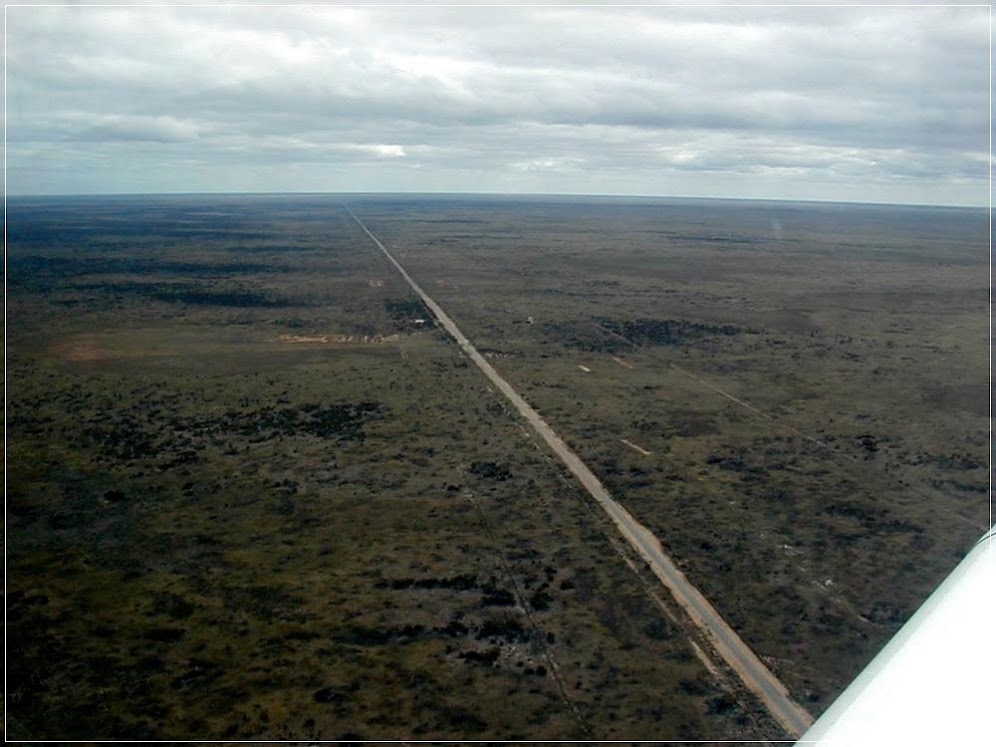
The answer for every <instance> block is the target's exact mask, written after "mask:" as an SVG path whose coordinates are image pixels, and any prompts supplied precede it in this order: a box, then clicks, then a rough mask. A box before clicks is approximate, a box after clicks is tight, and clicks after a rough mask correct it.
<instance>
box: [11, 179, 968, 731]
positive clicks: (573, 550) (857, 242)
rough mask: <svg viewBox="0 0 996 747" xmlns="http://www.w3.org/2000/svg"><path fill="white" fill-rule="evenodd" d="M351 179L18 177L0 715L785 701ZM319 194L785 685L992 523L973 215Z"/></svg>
mask: <svg viewBox="0 0 996 747" xmlns="http://www.w3.org/2000/svg"><path fill="white" fill-rule="evenodd" d="M342 202H343V198H333V197H322V196H312V197H308V196H295V197H290V196H287V197H280V196H267V197H249V196H233V197H227V198H225V197H209V198H206V197H174V198H166V197H162V198H142V199H138V198H102V199H96V198H93V199H82V198H81V199H73V200H27V199H25V200H16V201H13V204H12V206H11V210H10V214H9V218H8V221H9V224H10V226H11V228H10V235H9V244H8V252H9V253H8V273H9V274H8V284H9V289H8V290H9V292H8V298H7V304H8V305H7V310H8V322H9V325H10V326H9V330H8V353H9V360H8V365H9V369H8V394H9V410H8V437H9V442H8V444H7V448H8V481H9V482H8V494H7V501H8V503H7V526H8V548H7V551H8V564H9V566H8V582H9V586H8V589H7V597H6V603H7V608H8V621H9V632H8V636H9V637H8V646H9V649H8V650H9V653H10V659H9V664H8V677H9V682H10V688H9V700H8V703H9V714H8V717H9V719H10V721H9V723H10V725H11V727H12V729H14V731H13V735H14V736H16V737H19V738H29V737H33V738H47V739H60V738H61V739H67V738H139V737H142V738H161V739H183V738H226V739H229V738H230V739H240V738H242V739H244V738H261V739H268V738H273V739H276V738H283V739H287V738H301V739H316V738H328V739H334V738H343V739H351V738H378V737H379V738H398V739H407V738H412V739H416V738H421V739H428V738H484V737H487V738H492V737H493V738H504V739H516V738H527V737H528V738H534V739H536V738H585V737H588V738H600V739H667V738H709V739H723V738H727V739H730V738H735V737H752V736H758V737H778V736H780V735H781V733H780V731H779V729H778V728H777V726H775V724H774V723H773V722H771V720H770V719H769V718H768V717H767V716H766V715H765V714H764V713H763V712H762V711H761V710H760V709H759V708H758V707H757V704H756V703H754V702H753V701H752V700H751V698H750V697H749V696H748V695H746V694H745V693H743V692H742V691H740V690H739V689H738V688H737V687H736V686H735V684H733V683H731V682H730V681H729V679H728V678H724V677H722V676H720V677H719V678H717V677H716V676H714V675H713V674H711V673H710V672H709V671H708V670H707V669H706V668H705V667H704V666H703V665H702V664H701V662H700V661H699V660H698V659H697V658H696V657H695V655H694V653H693V651H692V648H691V646H690V644H689V642H688V639H687V637H686V635H685V633H684V631H683V630H682V629H681V626H680V624H678V623H676V622H674V621H673V619H672V618H671V617H669V615H668V613H667V612H665V611H662V609H661V608H660V606H659V605H658V604H657V602H656V601H655V600H654V599H653V597H652V596H651V594H649V593H648V589H650V590H653V591H654V592H655V593H656V594H657V595H658V596H663V595H662V594H661V593H660V591H659V590H656V589H655V588H654V584H653V583H652V582H651V581H650V577H649V574H647V573H634V572H633V570H632V568H631V567H630V564H633V565H636V564H635V563H634V560H633V558H632V557H630V556H628V555H627V553H626V551H625V550H623V549H622V548H621V546H620V543H619V542H618V541H616V539H615V535H614V533H613V530H612V528H611V527H610V526H609V525H608V524H607V522H606V521H605V520H604V519H603V518H602V517H601V516H600V514H599V513H598V512H597V511H596V510H595V509H594V508H593V507H592V506H591V504H590V503H589V502H588V501H587V499H586V498H585V496H584V494H583V492H582V491H581V490H580V489H579V488H578V487H577V486H576V485H574V484H573V483H572V482H571V480H570V479H569V478H568V477H567V475H566V473H565V472H564V471H563V470H562V469H561V468H560V467H559V465H558V464H556V463H555V462H554V461H553V460H552V458H551V457H550V456H549V455H548V454H547V453H546V451H545V450H544V449H543V448H541V445H540V444H539V443H538V442H537V441H536V440H535V439H534V438H533V437H531V436H530V434H529V433H527V432H526V431H525V430H524V429H523V427H522V426H521V424H520V423H519V422H518V420H517V419H516V417H515V416H514V415H513V414H512V413H510V412H509V411H508V410H507V409H506V407H505V405H504V402H503V401H502V399H501V398H500V397H499V396H497V395H496V394H494V393H493V392H491V391H490V390H489V388H488V386H487V385H486V382H485V380H484V379H483V377H482V376H481V375H480V374H479V373H478V372H477V370H476V369H475V368H474V367H473V366H472V365H468V362H467V360H466V359H465V358H464V357H463V356H462V355H461V354H460V353H459V351H458V350H457V349H456V347H455V346H454V345H452V344H451V343H450V342H449V341H448V340H447V339H446V338H445V336H444V335H443V334H442V333H441V332H440V331H438V330H436V329H435V328H434V327H433V326H432V324H431V320H430V319H429V316H428V314H427V312H426V311H425V309H424V308H422V307H421V305H420V304H419V303H417V302H416V301H415V299H414V297H413V296H412V295H411V294H410V293H409V291H408V289H407V287H405V286H404V284H403V283H402V281H401V280H400V278H399V277H398V276H397V274H396V272H395V271H393V269H392V268H391V267H390V266H389V265H387V263H386V262H385V261H384V260H383V259H382V258H381V256H380V255H379V253H378V252H377V251H376V249H375V248H374V247H373V246H372V245H371V244H370V242H369V240H368V239H367V238H366V237H365V236H364V235H363V234H362V232H361V231H360V229H359V228H358V227H357V226H356V224H355V223H352V222H351V220H350V219H349V217H348V215H347V214H346V213H345V211H344V210H343V209H342V207H341V203H342ZM348 202H349V203H350V204H351V205H352V207H353V209H354V210H355V211H356V212H357V214H358V215H360V216H361V218H363V220H364V222H366V224H367V225H368V227H369V228H370V229H371V230H372V231H373V232H374V233H375V234H376V235H377V236H378V237H379V238H380V239H381V240H382V241H384V243H385V245H387V246H388V248H390V249H391V250H392V251H393V252H394V253H395V256H396V257H397V258H398V259H399V261H401V262H402V263H403V264H404V265H405V266H406V267H407V269H408V270H409V272H410V273H411V274H412V275H413V276H414V277H415V279H416V280H417V281H418V282H419V283H420V284H421V285H422V286H423V287H424V288H426V290H427V291H428V292H429V293H430V294H431V295H432V296H433V297H434V298H435V300H436V301H438V302H439V303H440V304H441V305H442V306H443V307H444V308H445V309H447V311H448V312H449V313H450V314H451V316H452V317H453V318H454V320H455V321H456V323H457V324H459V325H460V326H461V328H462V329H463V331H464V332H465V333H466V334H467V335H468V336H469V337H470V338H471V340H472V341H473V342H474V343H475V344H476V345H477V347H478V349H479V350H480V351H481V352H482V353H483V354H485V355H488V356H490V358H491V359H492V362H493V363H494V365H495V366H496V367H497V368H498V370H499V371H500V372H501V373H502V374H503V375H504V376H506V378H508V380H509V381H510V382H511V383H512V384H513V385H514V386H516V388H517V389H518V390H519V391H520V393H522V394H523V395H524V396H525V397H526V399H527V400H529V401H530V403H532V404H533V405H534V406H535V407H536V408H537V409H538V410H539V411H540V412H541V413H542V414H543V415H544V416H545V417H546V418H547V419H548V422H550V424H551V425H552V426H553V427H554V428H555V429H557V430H558V432H560V433H561V435H563V436H564V437H565V438H566V440H568V442H569V443H570V444H571V445H572V446H573V447H574V448H575V450H576V451H577V452H578V453H579V454H580V455H581V456H582V457H583V458H584V459H585V460H586V461H587V462H588V464H589V466H591V467H592V469H593V470H594V471H595V472H596V474H598V475H599V476H600V477H601V478H602V479H603V481H604V482H605V483H606V485H607V486H608V487H609V488H610V490H612V492H613V494H614V496H615V497H616V498H617V499H618V500H620V501H622V502H623V503H624V504H625V505H626V506H627V508H629V510H630V511H631V512H632V513H633V514H634V515H635V516H636V517H637V518H638V519H639V520H640V521H641V522H643V523H644V524H645V525H646V526H648V527H649V528H651V529H652V530H653V531H655V532H656V533H657V535H658V537H659V538H660V539H661V540H662V541H663V544H664V546H665V547H666V548H667V549H668V550H669V552H671V553H672V554H673V556H674V557H675V558H676V559H677V560H678V561H679V563H680V564H681V565H682V567H683V568H684V570H685V571H686V573H687V574H688V576H689V578H690V580H691V581H692V582H693V583H695V584H696V585H698V586H699V588H700V589H702V590H703V592H704V593H706V595H707V596H709V597H710V599H711V601H712V602H713V603H714V604H715V606H716V607H717V608H718V609H719V611H720V612H721V613H722V614H723V615H724V616H725V617H726V618H727V619H728V621H729V622H730V623H731V624H733V626H734V627H735V628H736V629H737V630H738V632H740V634H741V635H742V636H743V637H744V638H745V640H746V641H747V642H748V643H749V644H750V645H752V646H753V647H754V648H755V650H756V651H757V652H758V653H759V654H760V655H761V656H762V657H763V658H764V659H765V660H766V661H767V662H768V664H769V665H770V666H771V668H772V669H773V670H774V671H775V672H776V673H777V674H778V675H779V676H780V677H782V678H783V681H784V682H785V683H786V684H787V685H788V686H789V688H790V690H791V691H792V693H793V695H794V696H795V697H796V698H797V699H798V700H799V701H800V702H802V703H803V704H804V705H805V706H806V707H807V708H809V709H810V710H811V711H812V712H813V713H819V712H820V711H821V710H822V709H823V708H825V707H826V706H827V705H828V704H829V701H830V700H831V699H832V697H833V696H834V695H835V694H836V693H837V692H839V690H840V689H841V688H842V687H843V686H844V685H846V683H847V682H848V681H849V679H850V678H851V677H853V676H854V674H856V672H857V671H858V670H859V669H860V668H861V666H862V665H863V664H864V663H866V662H867V660H868V659H869V658H870V657H871V655H873V653H874V652H875V651H876V650H877V649H878V648H879V647H880V646H881V645H882V644H883V643H884V642H885V641H886V640H887V639H888V637H889V636H890V635H891V634H892V633H893V632H894V631H895V630H896V629H897V628H898V626H899V625H900V624H901V622H902V621H903V620H904V619H905V618H906V617H908V615H909V614H910V613H911V612H912V611H913V610H914V609H915V608H916V606H917V605H918V604H919V602H920V601H922V600H923V598H925V596H926V595H927V594H928V593H929V591H930V590H931V589H932V588H933V586H935V585H936V584H937V582H938V581H939V580H940V579H941V578H942V577H943V576H944V575H945V574H946V573H947V572H949V571H950V569H951V568H952V567H953V566H954V565H955V563H956V562H957V561H958V559H959V557H960V556H961V555H962V554H964V552H965V551H966V550H967V549H968V547H969V546H970V545H971V543H972V542H973V541H974V540H975V539H976V538H977V537H978V536H979V535H980V534H981V532H982V529H983V527H984V526H985V524H986V522H987V520H988V500H987V498H988V496H987V492H986V486H987V483H988V476H987V469H986V465H987V462H988V453H987V447H986V442H987V438H988V436H987V425H986V402H987V401H988V399H987V393H988V384H987V378H986V370H987V368H986V355H987V348H986V345H987V330H986V321H985V319H986V315H985V302H986V298H987V288H986V286H985V279H984V278H985V273H984V272H983V268H985V266H986V255H985V251H986V249H985V247H986V245H987V240H986V233H985V232H986V222H985V216H984V215H983V214H982V213H980V212H973V211H952V210H927V209H918V208H872V207H859V206H811V205H801V204H785V203H781V204H776V203H740V202H735V203H730V202H716V203H708V202H701V201H698V202H680V201H670V202H669V201H650V200H646V201H612V200H602V201H596V200H589V201H575V202H570V201H566V200H536V199H534V200H497V199H491V200H485V199H455V198H424V199H418V198H410V197H408V198H400V197H399V198H390V197H380V198H373V197H354V198H350V199H348ZM620 361H621V362H620ZM579 366H585V367H586V368H587V369H589V370H587V371H586V370H584V369H582V368H580V367H579ZM703 382H704V383H703ZM710 386H711V387H716V388H719V389H722V390H723V391H725V392H727V393H729V394H730V395H732V396H734V397H737V398H739V399H741V400H743V401H745V402H747V403H749V404H750V405H752V406H753V407H755V408H757V410H758V411H760V412H762V413H764V415H760V414H758V412H756V411H752V410H749V409H746V408H745V407H743V406H742V405H739V404H737V403H735V402H733V401H731V400H730V399H728V398H726V397H723V396H721V395H720V394H718V393H717V392H716V391H715V390H714V389H711V388H710ZM621 439H626V440H628V441H630V443H632V444H636V445H638V446H639V447H640V448H641V449H643V450H645V451H649V452H650V454H649V455H647V454H644V453H642V452H641V451H639V450H637V449H634V448H632V447H630V446H628V445H626V444H624V443H622V441H621ZM664 603H665V606H668V602H667V600H666V599H664ZM669 612H670V614H671V615H676V612H675V611H674V610H673V609H669ZM678 619H680V617H679V618H678Z"/></svg>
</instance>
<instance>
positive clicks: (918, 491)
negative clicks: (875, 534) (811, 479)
mask: <svg viewBox="0 0 996 747" xmlns="http://www.w3.org/2000/svg"><path fill="white" fill-rule="evenodd" d="M592 326H594V327H596V328H597V329H599V330H601V331H602V332H604V333H605V334H607V335H610V336H612V337H615V338H617V339H619V340H621V341H623V342H625V343H626V344H627V345H629V346H630V347H632V348H633V349H635V350H640V349H641V348H642V346H641V345H639V344H638V343H635V342H633V341H632V340H630V339H629V338H627V337H624V336H623V335H621V334H619V333H618V332H615V331H613V330H611V329H608V328H607V327H604V326H602V325H601V324H597V323H595V322H592ZM612 360H615V361H616V362H619V360H618V359H617V358H615V357H613V358H612ZM664 365H665V366H667V367H668V368H670V369H673V370H675V371H677V372H678V373H680V374H681V375H682V376H685V377H687V378H689V379H691V380H693V381H695V382H697V383H698V384H700V385H701V386H704V387H705V388H706V389H709V390H710V391H712V392H714V393H716V394H718V395H720V396H721V397H725V398H726V399H728V400H730V401H731V402H733V403H735V404H737V405H739V406H740V407H743V408H744V409H746V410H748V411H749V412H752V413H754V414H755V415H757V416H758V417H760V418H762V419H764V420H767V421H768V422H770V423H771V424H772V425H776V426H778V427H779V428H783V429H784V430H786V431H788V432H789V433H792V434H793V435H795V436H798V437H799V438H801V439H803V440H805V441H808V442H809V443H811V444H815V445H816V446H819V447H820V448H822V449H825V450H827V451H828V452H829V453H830V454H832V455H834V456H836V457H840V458H843V459H846V460H849V461H851V462H853V463H856V464H865V463H866V461H865V460H864V459H861V458H860V457H858V456H855V455H854V454H848V453H847V452H846V451H842V450H840V449H838V448H837V447H836V446H833V445H831V444H828V443H827V442H826V441H821V440H820V439H818V438H814V437H813V436H810V435H808V434H806V433H804V432H803V431H800V430H799V429H798V428H796V427H795V426H792V425H789V424H788V423H785V422H784V421H782V420H780V419H778V418H776V417H775V416H773V415H769V414H768V413H766V412H764V411H763V410H760V409H758V408H757V407H755V406H754V405H751V404H750V403H748V402H744V401H743V400H742V399H739V398H738V397H735V396H733V395H732V394H730V393H729V392H727V391H725V390H723V389H721V388H720V387H718V386H716V385H715V384H711V383H709V382H708V381H706V380H705V379H703V378H702V377H700V376H697V375H696V374H693V373H692V372H691V371H686V370H685V369H684V368H682V367H681V366H679V365H678V364H677V363H670V362H668V363H665V364H664ZM633 367H634V366H633V365H632V364H631V365H629V366H628V368H633ZM874 477H875V479H877V480H878V481H879V482H880V483H884V484H886V485H888V486H891V487H894V488H896V487H898V488H900V489H902V490H905V491H907V492H909V493H912V494H913V495H915V496H917V497H918V498H921V499H923V500H925V501H936V499H937V496H932V495H930V494H929V493H927V492H926V491H925V490H924V489H922V488H918V487H916V486H914V485H910V484H909V483H905V482H899V483H898V485H897V481H896V479H895V478H892V477H890V476H889V475H886V474H884V473H883V472H881V471H880V470H876V474H875V475H874ZM934 510H939V511H941V512H942V513H944V514H946V515H948V516H950V517H952V518H954V519H956V520H958V521H959V522H961V523H962V524H964V525H966V526H971V527H974V528H978V527H979V523H978V522H976V521H972V520H971V519H968V518H966V517H964V516H962V515H961V514H959V513H958V512H957V511H955V510H953V509H950V508H944V507H937V506H934Z"/></svg>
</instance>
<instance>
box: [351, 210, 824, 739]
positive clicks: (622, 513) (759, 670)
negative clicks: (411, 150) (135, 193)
mask: <svg viewBox="0 0 996 747" xmlns="http://www.w3.org/2000/svg"><path fill="white" fill-rule="evenodd" d="M346 210H347V211H348V212H349V214H350V215H351V216H352V217H353V220H355V221H356V223H357V224H358V225H359V226H360V228H362V229H363V231H364V233H366V235H367V236H369V237H370V240H371V241H373V242H374V243H375V244H376V245H377V247H378V248H379V249H380V250H381V251H382V252H383V253H384V256H385V257H387V259H388V261H389V262H390V263H391V264H392V265H394V267H395V268H396V269H397V270H398V272H399V273H401V276H402V277H403V278H404V279H405V281H406V282H407V283H408V285H410V286H411V288H412V290H413V291H415V293H417V294H418V296H419V298H421V299H422V301H423V303H425V305H426V306H427V307H428V308H429V310H430V311H431V312H432V314H433V316H435V318H436V320H437V321H438V322H439V323H440V324H441V325H442V326H443V328H444V329H445V330H446V331H447V332H449V334H450V335H451V336H452V337H453V339H454V340H456V342H457V344H458V345H459V346H460V348H461V349H462V350H463V352H464V353H466V354H467V356H468V357H469V358H470V359H471V360H472V361H474V363H475V364H477V367H478V368H479V369H481V371H482V373H484V375H485V376H487V377H488V379H489V380H490V381H491V383H492V384H494V385H495V386H496V387H497V388H498V390H499V391H500V392H501V393H502V394H504V395H505V397H506V398H508V400H509V401H510V402H511V403H512V405H514V406H515V409H516V410H518V411H519V414H520V415H521V416H522V417H523V418H525V419H526V420H527V421H528V422H529V424H530V425H531V426H532V428H533V430H535V431H536V433H538V434H539V435H540V436H541V437H542V438H543V440H544V441H546V443H547V445H548V446H549V447H550V448H551V449H552V450H553V451H554V453H555V454H556V455H557V456H558V457H559V458H560V460H561V461H562V462H563V463H564V465H565V466H566V467H567V469H568V470H570V471H571V473H572V474H573V475H574V476H575V477H576V478H577V479H578V481H579V482H580V483H581V484H582V485H583V486H584V488H585V490H587V491H588V493H589V494H590V495H591V497H592V498H594V499H595V500H596V501H597V502H598V504H599V505H600V506H601V507H602V508H603V509H604V510H605V512H606V513H607V514H608V515H609V517H610V518H611V519H612V521H613V523H614V524H615V525H616V527H617V528H618V529H619V532H620V533H621V534H622V535H623V537H624V538H625V539H626V541H627V542H629V544H630V545H631V546H632V547H633V549H635V550H636V551H637V552H638V553H639V554H640V556H641V557H642V558H643V559H644V560H645V561H646V562H647V564H648V565H649V566H650V568H651V570H652V571H653V572H654V575H656V576H657V578H658V579H660V581H661V583H662V584H664V586H665V587H667V589H668V591H670V592H671V595H672V596H673V597H674V599H675V601H677V602H678V604H680V605H681V607H682V608H683V609H684V610H685V612H686V613H687V614H688V616H689V617H690V618H691V619H692V621H693V622H694V623H695V625H696V626H698V627H699V629H700V630H702V631H703V632H704V633H705V635H706V637H707V639H708V640H709V641H710V642H711V644H712V646H713V647H714V648H715V650H716V652H717V653H718V654H719V655H720V656H722V657H723V659H724V660H725V661H726V663H727V664H728V665H729V666H730V667H731V668H732V669H733V670H734V671H735V672H736V673H737V674H738V675H739V676H740V678H741V680H743V683H744V684H745V685H746V686H747V687H748V688H749V689H750V690H751V691H752V692H753V693H755V694H756V695H757V697H758V698H760V700H761V702H763V703H764V704H765V706H766V707H767V708H768V710H769V711H770V712H771V714H772V716H774V717H775V719H777V720H778V722H779V723H780V724H782V726H783V727H785V729H786V730H787V731H788V732H789V733H791V734H792V735H793V736H795V737H798V736H801V735H802V733H803V732H805V731H806V729H807V728H808V727H809V726H810V725H811V724H812V723H813V717H812V716H810V715H809V713H807V712H806V710H805V709H803V708H802V706H800V705H799V704H798V703H796V702H795V701H793V700H792V699H791V697H789V693H788V690H787V689H786V688H785V686H784V685H783V684H782V683H781V682H779V681H778V679H777V678H776V677H775V675H774V674H772V672H771V670H769V669H768V668H767V667H766V666H765V665H764V663H763V662H762V661H761V660H760V659H759V658H758V657H757V655H756V654H755V653H754V652H753V651H752V650H751V649H750V647H749V646H747V644H746V643H744V642H743V640H741V638H740V636H738V635H737V633H736V631H734V630H733V628H731V627H730V626H729V625H728V624H727V622H726V621H725V620H723V618H722V617H720V615H719V613H718V612H717V611H716V609H715V608H714V607H713V606H712V605H711V604H710V603H709V600H707V599H706V598H705V597H704V596H703V595H702V593H701V592H700V591H699V590H698V589H696V588H695V587H694V586H693V585H692V584H691V583H689V581H688V579H687V578H685V574H683V573H682V572H681V571H680V570H678V568H677V566H676V565H675V564H674V561H672V560H671V558H670V557H668V555H667V554H666V553H665V552H664V550H663V548H662V547H661V543H660V541H658V539H657V538H656V537H655V536H654V535H653V534H652V533H651V532H650V531H649V530H648V529H647V528H646V527H644V526H643V525H642V524H640V522H638V521H637V520H636V519H634V518H633V516H632V515H631V514H630V513H629V512H628V511H627V510H626V509H625V508H623V507H622V506H621V505H620V504H619V503H617V502H616V501H615V500H613V498H612V496H611V495H609V492H608V491H607V490H606V489H605V486H603V485H602V483H601V482H600V481H599V479H598V478H597V477H595V474H594V473H593V472H592V471H591V470H590V469H588V467H587V466H586V465H585V463H584V462H582V461H581V459H580V457H578V455H577V454H575V453H574V451H573V450H572V449H571V448H570V447H569V446H568V445H567V444H566V443H564V441H563V440H562V439H561V438H560V436H558V435H557V434H556V433H555V432H554V430H553V429H552V428H551V427H550V426H549V425H547V423H546V421H544V420H543V418H541V417H540V415H539V413H538V412H536V410H534V409H533V408H532V407H531V406H530V405H529V403H528V402H526V401H525V400H524V399H523V398H522V397H521V396H520V395H519V393H518V392H516V391H515V390H514V389H513V388H512V386H511V385H510V384H509V383H508V382H507V381H505V379H503V378H502V377H501V375H500V374H499V373H498V372H497V371H496V370H495V369H494V367H493V366H492V365H491V364H490V363H488V362H487V361H486V360H485V359H484V357H483V356H482V355H481V354H480V353H478V352H477V349H476V348H475V347H474V346H473V345H472V344H471V343H470V341H469V340H468V339H467V338H466V337H465V336H464V335H463V333H462V332H461V331H460V329H459V328H458V327H457V326H456V324H454V322H453V320H452V319H450V317H449V316H448V315H447V314H446V312H445V311H443V310H442V308H440V306H439V304H437V303H436V302H435V301H433V300H432V298H430V297H429V294H427V293H426V292H425V291H424V290H422V287H421V286H420V285H419V284H418V283H416V282H415V281H414V280H413V279H412V277H411V275H409V274H408V272H407V271H406V270H405V268H404V267H402V266H401V265H400V264H399V263H398V261H397V260H396V259H395V258H394V257H393V256H391V253H390V252H389V251H387V249H386V248H385V247H384V245H383V244H381V243H380V241H379V240H378V239H377V237H376V236H374V235H373V234H372V233H370V230H369V229H368V228H367V227H366V226H365V225H363V221H361V220H360V219H359V218H357V217H356V215H355V213H353V211H352V210H350V209H349V208H346Z"/></svg>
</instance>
